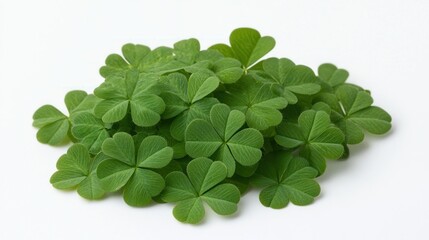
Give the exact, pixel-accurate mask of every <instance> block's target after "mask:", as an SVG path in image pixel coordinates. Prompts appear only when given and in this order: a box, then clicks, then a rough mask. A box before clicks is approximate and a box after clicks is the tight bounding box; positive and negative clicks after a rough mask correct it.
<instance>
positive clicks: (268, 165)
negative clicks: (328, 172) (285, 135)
mask: <svg viewBox="0 0 429 240" xmlns="http://www.w3.org/2000/svg"><path fill="white" fill-rule="evenodd" d="M317 175H318V172H317V170H316V169H314V168H312V167H309V164H308V162H307V160H305V159H304V158H302V157H296V156H293V155H292V154H291V153H288V152H286V151H279V152H272V153H270V154H268V155H266V156H265V157H264V159H263V160H262V161H261V164H260V165H259V168H258V170H257V171H256V174H255V176H254V177H253V178H252V183H253V184H254V185H255V186H258V187H261V188H263V189H262V191H261V193H260V194H259V200H260V201H261V203H262V204H263V205H264V206H266V207H271V208H275V209H279V208H284V207H286V206H287V205H288V203H289V201H290V202H292V203H293V204H295V205H300V206H302V205H308V204H310V203H312V202H313V200H314V198H315V197H317V196H318V195H319V194H320V186H319V184H318V183H317V182H316V181H314V180H313V179H314V178H315V177H316V176H317Z"/></svg>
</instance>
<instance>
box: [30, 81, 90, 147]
mask: <svg viewBox="0 0 429 240" xmlns="http://www.w3.org/2000/svg"><path fill="white" fill-rule="evenodd" d="M64 102H65V104H66V107H67V110H68V112H69V115H70V118H71V119H72V118H73V116H74V114H77V113H80V112H85V111H89V112H90V111H92V109H93V108H94V106H95V104H96V103H97V102H98V99H97V98H96V97H95V96H94V95H88V94H87V93H86V92H84V91H80V90H75V91H70V92H68V93H67V94H66V96H65V98H64ZM33 126H35V127H37V128H40V129H39V131H38V132H37V140H38V141H39V142H41V143H46V144H49V145H59V144H62V143H65V142H66V141H67V140H68V138H69V136H68V133H69V131H70V121H69V117H68V116H66V115H65V114H64V113H62V112H61V111H60V110H58V109H57V108H55V107H54V106H52V105H44V106H42V107H40V108H39V109H37V110H36V112H35V113H34V115H33Z"/></svg>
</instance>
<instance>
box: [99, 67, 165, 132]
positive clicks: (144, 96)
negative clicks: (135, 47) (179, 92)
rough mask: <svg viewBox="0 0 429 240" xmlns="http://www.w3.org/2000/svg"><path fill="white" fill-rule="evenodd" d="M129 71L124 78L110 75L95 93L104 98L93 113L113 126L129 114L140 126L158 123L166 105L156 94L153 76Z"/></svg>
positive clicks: (154, 76) (155, 79)
mask: <svg viewBox="0 0 429 240" xmlns="http://www.w3.org/2000/svg"><path fill="white" fill-rule="evenodd" d="M141 76H142V77H140V75H139V73H138V72H136V71H128V72H127V73H126V75H125V77H121V76H113V77H110V78H107V79H106V81H105V82H104V83H103V84H101V86H99V87H98V88H96V89H95V90H94V93H95V95H96V96H97V97H99V98H101V99H103V100H102V101H101V102H99V103H98V104H97V106H96V107H95V109H94V113H95V115H96V116H97V117H99V118H101V119H102V120H103V122H105V123H115V122H119V121H120V120H122V119H124V118H125V116H126V115H127V113H128V112H129V111H130V112H131V117H132V120H133V122H134V123H135V124H136V125H138V126H142V127H149V126H153V125H155V124H156V123H158V122H159V120H161V113H163V112H164V109H165V104H164V101H163V100H162V98H161V97H159V96H158V95H156V94H155V93H156V91H155V90H154V89H155V88H156V83H157V80H158V77H157V76H156V75H147V74H143V75H141Z"/></svg>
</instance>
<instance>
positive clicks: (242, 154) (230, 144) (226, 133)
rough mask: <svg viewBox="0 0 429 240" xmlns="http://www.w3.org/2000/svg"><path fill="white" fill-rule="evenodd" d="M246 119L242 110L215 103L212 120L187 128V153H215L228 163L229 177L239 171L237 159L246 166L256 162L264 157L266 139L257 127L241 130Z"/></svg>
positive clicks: (197, 154) (197, 155) (200, 121)
mask: <svg viewBox="0 0 429 240" xmlns="http://www.w3.org/2000/svg"><path fill="white" fill-rule="evenodd" d="M244 119H245V117H244V114H243V113H241V112H240V111H238V110H231V109H230V108H229V107H228V106H227V105H225V104H216V105H214V106H213V107H212V109H211V111H210V122H209V121H206V120H202V119H197V120H194V121H192V122H191V124H189V126H188V128H187V129H186V138H185V139H186V145H185V147H186V152H187V153H188V155H189V156H191V157H194V158H196V157H210V156H214V159H215V160H218V161H222V162H224V164H225V165H226V166H227V168H228V177H231V176H232V175H233V174H234V172H235V161H237V162H238V163H240V164H242V165H245V166H250V165H254V164H256V163H257V162H258V161H259V159H260V158H261V156H262V152H261V150H260V149H261V148H262V146H263V144H264V139H263V136H262V134H261V133H260V132H259V131H258V130H256V129H252V128H246V129H243V130H241V131H239V130H240V128H241V127H242V126H243V125H244ZM202 132H204V134H201V133H202Z"/></svg>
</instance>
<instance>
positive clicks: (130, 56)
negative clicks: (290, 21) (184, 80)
mask: <svg viewBox="0 0 429 240" xmlns="http://www.w3.org/2000/svg"><path fill="white" fill-rule="evenodd" d="M122 55H123V56H124V57H122V56H121V55H119V54H111V55H109V56H108V57H107V58H106V62H105V63H106V65H105V66H103V67H101V68H100V74H101V76H103V77H105V78H108V77H111V76H122V77H124V76H125V75H126V73H127V72H128V71H129V70H136V71H138V72H141V73H156V74H163V73H166V72H172V71H176V70H179V69H181V68H183V67H184V66H185V65H184V64H183V63H181V62H180V61H177V60H175V59H174V50H173V49H171V48H168V47H159V48H156V49H154V50H152V51H151V50H150V48H149V47H147V46H144V45H140V44H131V43H128V44H125V45H124V46H123V47H122Z"/></svg>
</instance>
